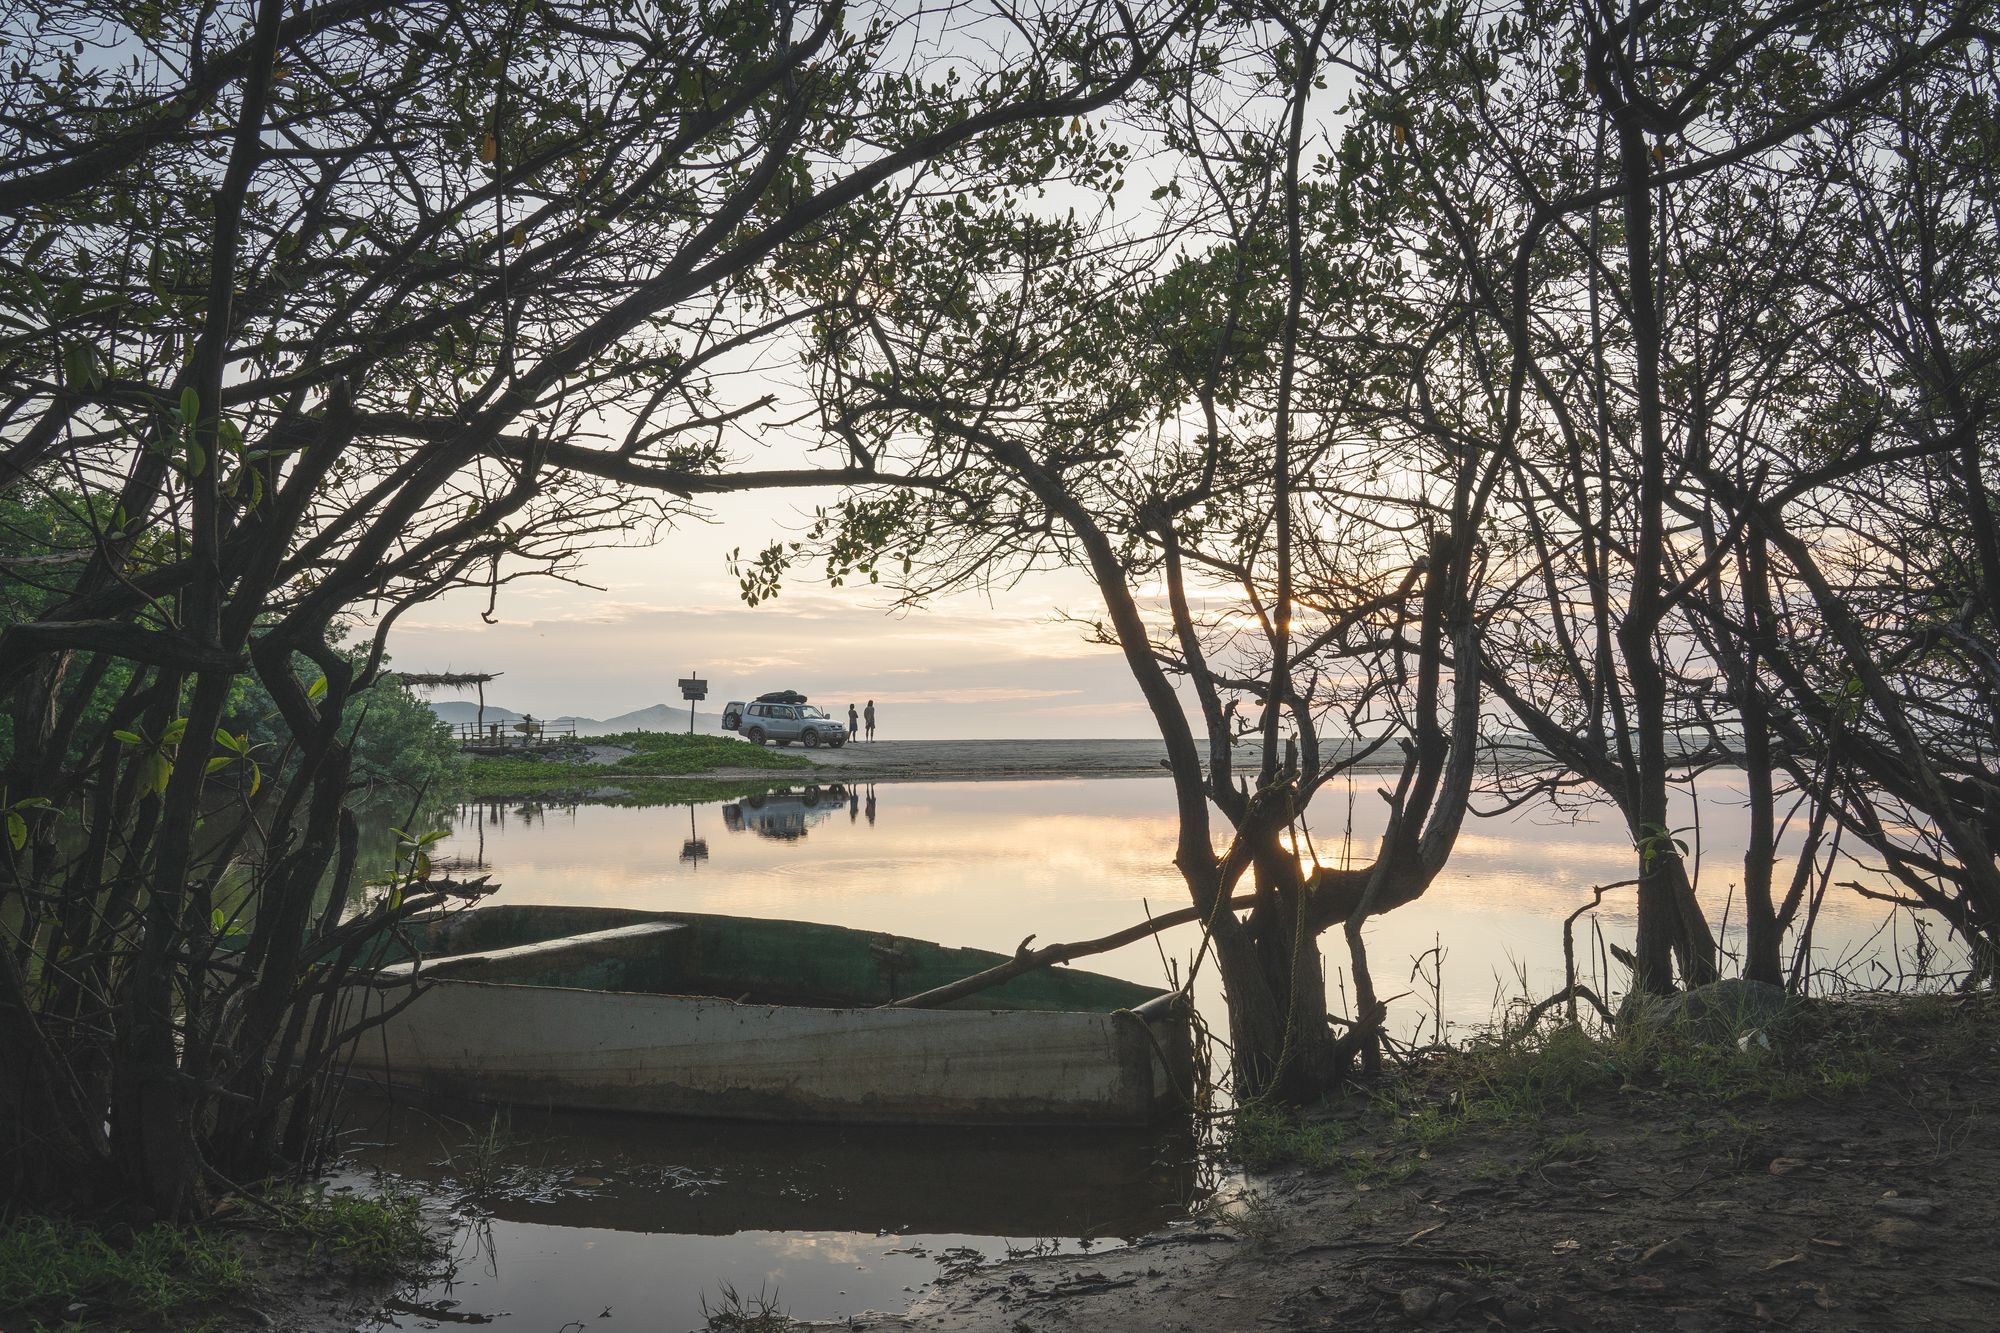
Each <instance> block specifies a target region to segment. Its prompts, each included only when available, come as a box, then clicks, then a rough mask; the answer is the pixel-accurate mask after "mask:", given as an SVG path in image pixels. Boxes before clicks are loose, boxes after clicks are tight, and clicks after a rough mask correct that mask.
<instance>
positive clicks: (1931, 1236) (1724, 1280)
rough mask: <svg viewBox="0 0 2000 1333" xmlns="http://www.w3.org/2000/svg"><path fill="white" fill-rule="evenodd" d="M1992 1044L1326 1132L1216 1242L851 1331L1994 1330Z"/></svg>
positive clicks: (1973, 1039) (1216, 1224) (1996, 1180)
mask: <svg viewBox="0 0 2000 1333" xmlns="http://www.w3.org/2000/svg"><path fill="white" fill-rule="evenodd" d="M1963 1036H1964V1034H1960V1037H1963ZM1995 1039H1996V1032H1995V1026H1994V1023H1993V1021H1992V1014H1991V1010H1990V1008H1989V1009H1988V1012H1987V1015H1986V1018H1985V1019H1984V1020H1983V1029H1982V1030H1977V1031H1975V1032H1973V1033H1972V1034H1971V1036H1970V1038H1969V1039H1966V1040H1960V1039H1959V1037H1954V1038H1953V1043H1954V1044H1952V1045H1951V1047H1950V1049H1949V1050H1946V1051H1944V1053H1943V1055H1942V1056H1940V1053H1939V1052H1940V1046H1939V1044H1937V1043H1927V1044H1925V1045H1924V1048H1923V1050H1922V1051H1921V1052H1918V1053H1916V1054H1914V1055H1913V1056H1912V1057H1911V1058H1908V1059H1904V1060H1899V1061H1897V1063H1896V1064H1895V1065H1894V1067H1892V1068H1888V1069H1885V1070H1883V1071H1882V1072H1881V1073H1880V1074H1879V1075H1878V1076H1875V1077H1873V1078H1872V1081H1870V1082H1869V1083H1868V1084H1867V1086H1865V1087H1862V1088H1860V1089H1858V1090H1855V1089H1849V1090H1843V1089H1841V1088H1840V1087H1838V1086H1835V1085H1837V1084H1839V1083H1841V1082H1844V1081H1846V1079H1847V1078H1848V1074H1847V1073H1845V1072H1840V1073H1837V1074H1836V1075H1832V1076H1830V1077H1831V1082H1829V1083H1828V1085H1827V1086H1825V1087H1823V1088H1821V1089H1819V1090H1817V1091H1807V1092H1806V1093H1805V1095H1799V1096H1792V1095H1790V1093H1789V1092H1788V1094H1787V1097H1786V1099H1785V1100H1782V1101H1772V1100H1769V1099H1768V1097H1759V1096H1755V1095H1745V1096H1732V1097H1728V1098H1717V1097H1716V1096H1714V1095H1712V1093H1711V1092H1708V1091H1698V1092H1696V1093H1694V1094H1692V1095H1690V1094H1689V1093H1688V1092H1686V1091H1673V1090H1662V1089H1658V1088H1647V1089H1633V1088H1631V1087H1630V1085H1625V1086H1624V1087H1623V1088H1605V1089H1603V1090H1601V1091H1600V1092H1599V1093H1597V1094H1596V1095H1593V1096H1591V1097H1589V1098H1587V1099H1585V1100H1584V1101H1583V1103H1582V1104H1581V1105H1579V1106H1577V1107H1576V1108H1575V1109H1574V1110H1567V1111H1565V1112H1564V1113H1563V1114H1559V1115H1548V1116H1543V1117H1539V1118H1532V1117H1531V1118H1528V1119H1526V1120H1516V1121H1510V1122H1509V1123H1505V1124H1500V1125H1494V1126H1489V1127H1486V1128H1478V1129H1470V1130H1466V1131H1464V1132H1460V1133H1456V1134H1454V1135H1452V1136H1451V1137H1449V1138H1448V1139H1442V1140H1439V1141H1435V1142H1431V1143H1428V1144H1426V1143H1425V1142H1424V1137H1425V1136H1424V1135H1422V1134H1419V1133H1413V1132H1412V1130H1411V1127H1412V1126H1415V1125H1419V1124H1421V1123H1423V1121H1424V1119H1425V1113H1423V1112H1419V1113H1418V1115H1417V1118H1416V1119H1411V1118H1409V1113H1408V1112H1407V1110H1405V1111H1403V1112H1402V1113H1400V1114H1398V1115H1397V1116H1395V1117H1392V1118H1389V1119H1385V1118H1384V1117H1383V1116H1381V1115H1380V1114H1379V1113H1370V1114H1368V1115H1364V1116H1361V1117H1358V1118H1357V1119H1356V1120H1355V1121H1354V1122H1353V1123H1352V1124H1350V1125H1345V1126H1342V1127H1340V1132H1341V1133H1342V1134H1343V1135H1344V1136H1345V1137H1344V1138H1343V1143H1342V1148H1341V1156H1342V1160H1343V1165H1342V1166H1341V1167H1340V1168H1338V1169H1337V1170H1334V1171H1326V1172H1308V1171H1303V1170H1297V1169H1293V1170H1287V1171H1281V1172H1277V1173H1274V1174H1269V1175H1263V1176H1259V1177H1256V1178H1255V1179H1254V1180H1253V1182H1252V1184H1251V1185H1250V1187H1249V1188H1248V1190H1247V1191H1246V1192H1245V1193H1244V1194H1242V1196H1241V1197H1238V1198H1236V1199H1235V1200H1234V1201H1233V1202H1232V1203H1230V1204H1229V1205H1228V1209H1227V1213H1226V1215H1225V1216H1224V1217H1223V1218H1222V1219H1221V1220H1220V1221H1211V1222H1210V1223H1208V1224H1207V1225H1191V1226H1189V1227H1188V1228H1185V1229H1183V1230H1180V1231H1177V1232H1170V1233H1166V1234H1163V1235H1159V1236H1152V1237H1147V1238H1145V1239H1144V1240H1142V1241H1140V1242H1139V1243H1138V1244H1137V1245H1135V1246H1132V1247H1129V1248H1126V1249H1122V1250H1115V1251H1110V1252H1098V1253H1094V1254H1088V1255H1081V1256H1073V1257H1064V1258H1055V1259H1039V1260H1027V1261H1023V1262H1018V1263H1006V1264H1000V1265H997V1266H991V1267H982V1268H977V1269H974V1270H972V1271H970V1272H965V1273H960V1274H957V1275H954V1276H949V1277H947V1278H945V1279H943V1280H941V1281H940V1282H939V1283H937V1284H936V1285H935V1286H934V1287H933V1288H932V1289H931V1290H929V1291H928V1292H926V1293H925V1294H923V1295H922V1296H921V1297H920V1298H919V1299H918V1300H917V1302H916V1304H915V1305H914V1306H913V1308H912V1309H911V1311H910V1312H909V1313H908V1314H907V1315H902V1316H890V1317H882V1318H879V1319H878V1318H874V1317H864V1318H863V1319H861V1320H859V1321H856V1324H855V1325H854V1326H855V1327H860V1326H861V1325H862V1324H866V1325H867V1326H868V1327H870V1328H872V1329H876V1330H905V1331H907V1333H917V1331H921V1333H1057V1331H1059V1330H1076V1331H1077V1333H1083V1331H1085V1330H1113V1329H1135V1330H1136V1329H1160V1330H1200V1331H1201V1333H1222V1331H1223V1330H1263V1329H1273V1328H1279V1329H1283V1328H1299V1329H1335V1328H1337V1329H1412V1328H1438V1329H1447V1328H1448V1329H1484V1328H1510V1329H1511V1328H1523V1329H1549V1330H1575V1331H1578V1333H1581V1331H1582V1330H1610V1329H1639V1330H1655V1329H1657V1330H1674V1331H1676V1333H1678V1331H1679V1330H1705V1329H1778V1328H1785V1329H1814V1330H1883V1329H1905V1328H1940V1329H1972V1328H1993V1327H1997V1326H2000V1136H1996V1135H1995V1133H1994V1131H1995V1129H1996V1128H2000V1126H1996V1124H1995V1123H1994V1122H1995V1119H1996V1117H2000V1055H1996V1049H1995V1045H1994V1042H1995ZM1807 1083H1808V1084H1809V1083H1810V1077H1808V1079H1807ZM1794 1090H1796V1089H1794ZM1439 1091H1440V1094H1441V1095H1449V1093H1448V1092H1447V1091H1445V1090H1443V1089H1440V1090H1439ZM1396 1121H1401V1124H1400V1125H1398V1124H1397V1123H1396ZM843 1326H844V1325H843Z"/></svg>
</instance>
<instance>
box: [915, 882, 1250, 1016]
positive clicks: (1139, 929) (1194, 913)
mask: <svg viewBox="0 0 2000 1333" xmlns="http://www.w3.org/2000/svg"><path fill="white" fill-rule="evenodd" d="M1256 901H1257V900H1256V895H1254V894H1248V893H1242V894H1238V895H1237V896H1235V897H1234V898H1231V899H1230V900H1229V910H1230V911H1232V912H1241V911H1245V910H1247V909H1248V908H1250V907H1253V906H1255V905H1256ZM1199 920H1201V909H1200V908H1199V907H1183V908H1180V909H1178V910H1176V911H1172V912H1167V913H1164V914H1163V915H1160V916H1156V917H1149V918H1147V919H1146V920H1144V921H1141V922H1140V923H1139V924H1138V925H1136V926H1127V927H1125V929H1123V930H1119V931H1113V932H1112V933H1111V934H1109V935H1104V936H1100V937H1099V938H1097V939H1094V940H1079V941H1077V942H1076V943H1074V944H1051V945H1048V946H1047V947H1045V948H1041V949H1030V948H1029V947H1028V946H1029V945H1030V944H1032V943H1033V942H1034V939H1035V937H1034V936H1033V935H1030V936H1028V938H1027V939H1025V940H1022V941H1021V944H1020V947H1019V948H1017V949H1015V950H1014V956H1013V957H1012V958H1010V959H1008V960H1007V961H1006V962H1004V963H1001V964H999V965H997V966H994V967H989V968H987V969H986V970H985V971H984V972H975V973H973V974H972V975H971V976H969V977H965V978H963V979H961V980H958V981H954V982H950V983H948V984H946V985H943V986H933V987H932V988H931V989H929V990H927V991H920V992H919V993H917V994H915V995H905V996H904V997H903V998H902V999H900V1000H891V1001H890V1002H889V1003H887V1004H885V1005H881V1006H878V1007H880V1008H883V1009H935V1008H937V1006H939V1005H941V1004H950V1003H951V1002H952V1001H953V1000H957V999H962V998H963V997H965V996H967V995H976V994H977V993H979V992H980V991H983V990H987V989H989V988H990V987H993V986H998V985H999V984H1000V983H1002V982H1004V981H1012V980H1013V979H1014V978H1015V977H1018V976H1020V975H1021V974H1022V973H1024V972H1032V971H1034V970H1035V969H1036V968H1040V967H1053V966H1055V965H1056V964H1057V963H1067V962H1069V961H1070V960H1071V959H1072V958H1087V957H1089V956H1090V955H1091V954H1094V953H1108V952H1110V951H1111V950H1113V949H1116V948H1118V947H1120V946H1121V945H1126V944H1130V943H1132V942H1133V941H1134V940H1143V939H1145V938H1146V937H1147V936H1148V935H1157V934H1159V933H1160V932H1161V931H1163V930H1167V929H1170V928H1172V927H1174V926H1180V925H1185V924H1187V923H1188V922H1190V921H1199Z"/></svg>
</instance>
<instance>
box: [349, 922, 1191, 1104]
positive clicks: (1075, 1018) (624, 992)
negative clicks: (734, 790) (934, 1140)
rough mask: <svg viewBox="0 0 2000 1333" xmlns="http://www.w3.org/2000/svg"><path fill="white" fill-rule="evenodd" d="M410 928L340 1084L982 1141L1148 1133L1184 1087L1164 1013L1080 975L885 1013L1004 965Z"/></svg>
mask: <svg viewBox="0 0 2000 1333" xmlns="http://www.w3.org/2000/svg"><path fill="white" fill-rule="evenodd" d="M419 925H420V928H421V933H420V937H419V939H418V941H417V943H418V953H417V956H416V957H414V958H411V959H410V960H408V961H404V962H398V963H394V964H392V965H390V966H388V967H386V968H385V969H383V971H382V972H381V973H380V974H379V976H378V978H377V980H375V981H374V982H373V983H372V984H371V985H370V986H367V987H356V988H354V989H353V990H352V991H351V992H350V1002H351V1003H352V1002H358V1003H361V1004H364V1005H372V1006H376V1007H377V1008H376V1009H375V1010H373V1011H372V1012H376V1013H381V1012H390V1013H391V1016H390V1017H389V1018H388V1019H387V1021H386V1022H384V1023H383V1024H382V1025H381V1026H379V1027H377V1028H374V1029H372V1030H370V1031H368V1032H366V1033H365V1034H363V1036H361V1037H360V1038H359V1039H358V1040H357V1041H356V1042H355V1043H354V1045H353V1047H352V1048H351V1050H350V1051H349V1052H348V1054H349V1056H350V1057H351V1063H350V1065H349V1073H350V1074H351V1075H352V1076H354V1077H358V1078H362V1079H366V1080H370V1081H374V1082H379V1083H385V1084H390V1085H394V1086H402V1087H409V1088H415V1089H420V1090H423V1091H427V1092H434V1093H439V1094H443V1095H448V1096H456V1097H472V1098H476V1099H479V1100H482V1101H493V1102H507V1103H514V1104H523V1105H533V1106H545V1107H558V1108H567V1109H575V1110H608V1111H643V1112H650V1113H655V1114H661V1115H682V1116H706V1117H719V1118H725V1119H742V1120H766V1121H814V1122H855V1123H874V1124H921V1123H937V1124H977V1125H1004V1124H1142V1123H1146V1122H1149V1121H1152V1120H1155V1119H1158V1118H1161V1117H1164V1116H1166V1115H1170V1114H1172V1113H1174V1112H1176V1111H1179V1110H1181V1109H1183V1108H1185V1107H1186V1106H1187V1105H1188V1101H1187V1098H1188V1097H1189V1095H1190V1092H1191V1088H1192V1084H1193V1064H1194V1062H1193V1057H1192V1044H1191V1037H1190V1030H1189V1023H1188V1016H1187V1013H1186V1010H1185V1008H1184V1007H1183V1005H1182V1003H1181V1002H1180V1001H1179V1000H1178V998H1177V997H1176V996H1175V995H1174V994H1173V993H1171V992H1160V991H1157V990H1153V989H1149V988H1147V987H1145V986H1139V985H1135V984H1133V983H1131V982H1127V981H1120V980H1117V979H1115V978H1112V977H1106V976H1100V975H1098V974H1095V973H1091V972H1081V971H1073V970H1070V969H1067V968H1063V969H1052V970H1047V971H1043V972H1039V973H1034V974H1029V975H1025V976H1021V977H1016V978H1014V979H1013V980H1011V981H1008V982H1006V983H1005V984H1003V985H999V986H995V987H993V988H992V989H990V990H987V991H983V992H981V993H979V994H978V995H976V996H971V997H968V998H967V999H965V1000H962V1001H958V1002H956V1003H954V1004H953V1005H950V1006H947V1007H944V1008H939V1009H910V1008H884V1007H882V1006H884V1005H887V1004H888V1003H889V1002H890V1001H892V1000H895V999H897V998H899V997H901V996H906V995H914V994H917V993H919V992H921V991H925V990H929V989H931V988H932V987H935V986H939V985H942V984H944V983H946V982H949V981H955V980H957V979H959V978H961V977H966V976H970V975H972V974H973V973H976V972H979V971H983V970H984V969H986V968H989V967H992V966H995V965H997V964H999V963H1002V962H1004V961H1006V960H1005V958H1004V956H1003V955H1000V954H995V953H988V952H985V951H983V950H977V949H952V948H946V947H944V946H941V945H937V944H932V943H929V942H927V941H923V940H912V939H904V938H901V937H898V936H892V935H885V934H880V933H876V932H872V931H863V930H851V929H847V928H844V927H840V926H826V925H814V924H809V923H806V922H800V921H766V920H758V919H754V918H748V917H732V916H713V915H701V914H695V913H683V912H643V911H632V910H626V909H619V908H603V907H536V906H492V907H482V908H476V909H473V910H470V911H465V912H460V913H456V914H453V915H450V916H446V917H440V918H436V919H432V920H428V921H424V922H421V923H419ZM412 985H415V986H416V987H418V988H419V993H418V994H417V996H416V998H415V999H413V1000H412V999H410V988H411V987H412ZM406 1000H407V1001H409V1002H408V1004H407V1005H406V1006H404V1007H402V1008H401V1009H400V1011H396V1010H397V1006H398V1005H399V1004H402V1002H403V1001H406ZM392 1011H393V1012H392ZM348 1016H349V1017H350V1018H353V1017H355V1016H356V1015H354V1014H352V1013H350V1014H349V1015H348Z"/></svg>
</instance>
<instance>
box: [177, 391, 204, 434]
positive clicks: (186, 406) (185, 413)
mask: <svg viewBox="0 0 2000 1333" xmlns="http://www.w3.org/2000/svg"><path fill="white" fill-rule="evenodd" d="M200 415H201V393H200V391H199V390H197V389H195V388H194V387H193V386H192V385H190V386H189V387H188V388H185V389H182V390H181V420H182V421H183V422H185V423H187V424H188V425H190V426H192V425H193V424H194V422H195V418H196V417H199V416H200Z"/></svg>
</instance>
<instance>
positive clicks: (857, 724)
mask: <svg viewBox="0 0 2000 1333" xmlns="http://www.w3.org/2000/svg"><path fill="white" fill-rule="evenodd" d="M860 735H861V714H859V713H857V712H855V711H854V705H853V704H849V705H847V739H849V740H854V739H855V738H856V737H858V736H860Z"/></svg>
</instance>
